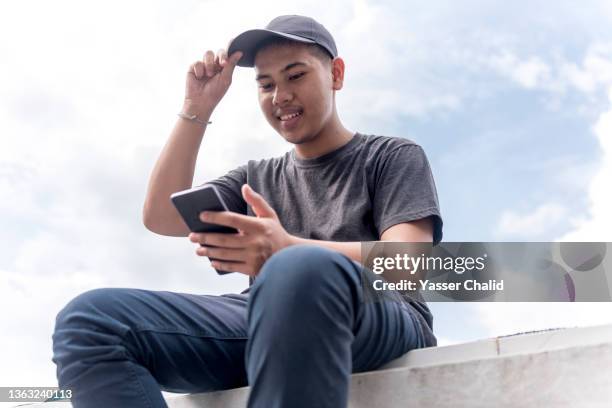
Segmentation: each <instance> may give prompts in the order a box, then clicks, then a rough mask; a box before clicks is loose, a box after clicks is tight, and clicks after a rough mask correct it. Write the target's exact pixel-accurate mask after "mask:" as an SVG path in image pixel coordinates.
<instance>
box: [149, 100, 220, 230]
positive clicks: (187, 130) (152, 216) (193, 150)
mask: <svg viewBox="0 0 612 408" xmlns="http://www.w3.org/2000/svg"><path fill="white" fill-rule="evenodd" d="M194 111H196V109H193V108H192V107H191V106H189V105H187V104H186V105H185V106H184V108H183V112H185V113H191V112H194ZM198 117H199V118H201V119H202V120H206V121H208V118H209V117H210V114H207V116H205V117H202V116H200V115H198ZM205 130H206V125H201V124H199V123H196V122H190V121H187V120H184V119H181V118H179V119H178V120H177V122H176V125H175V126H174V129H173V131H172V133H171V134H170V138H169V140H168V142H166V145H165V146H164V149H163V150H162V152H161V154H160V156H159V158H158V159H157V162H156V163H155V167H154V168H153V171H152V173H151V177H150V179H149V186H148V189H147V194H146V198H145V203H144V207H143V222H144V225H145V226H146V227H147V229H149V230H150V231H153V232H156V233H158V234H162V235H170V236H187V235H188V234H189V229H188V228H187V226H186V225H185V223H184V222H183V220H182V219H181V217H180V215H179V213H178V211H176V209H175V208H174V206H173V205H172V203H171V201H170V198H169V197H170V194H172V193H174V192H176V191H180V190H185V189H187V188H190V187H191V185H192V182H193V174H194V171H195V165H196V159H197V156H198V151H199V149H200V144H201V143H202V138H203V136H204V131H205Z"/></svg>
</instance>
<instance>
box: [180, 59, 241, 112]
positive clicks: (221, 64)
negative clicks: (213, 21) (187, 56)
mask: <svg viewBox="0 0 612 408" xmlns="http://www.w3.org/2000/svg"><path fill="white" fill-rule="evenodd" d="M240 57H242V52H240V51H236V52H234V53H233V54H232V55H231V56H230V57H229V58H228V57H227V51H226V50H224V49H220V50H219V51H218V52H217V54H216V55H215V53H214V52H212V51H210V50H208V51H206V53H205V54H204V58H203V59H202V60H201V61H196V62H194V63H193V64H191V66H190V67H189V71H188V72H187V81H186V86H185V106H184V108H185V109H184V111H185V112H187V113H190V114H196V115H198V117H200V118H202V119H203V118H205V117H208V116H210V114H211V113H212V111H213V110H214V109H215V107H216V106H217V104H218V103H219V102H220V101H221V99H222V98H223V96H224V95H225V93H226V92H227V90H228V88H229V87H230V85H231V83H232V74H233V72H234V68H236V64H237V63H238V60H239V59H240Z"/></svg>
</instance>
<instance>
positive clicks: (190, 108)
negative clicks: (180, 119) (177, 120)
mask: <svg viewBox="0 0 612 408" xmlns="http://www.w3.org/2000/svg"><path fill="white" fill-rule="evenodd" d="M212 111H213V110H212V109H211V108H210V107H207V106H202V104H199V103H196V102H194V101H192V100H190V99H185V101H184V102H183V108H182V109H181V112H183V113H186V114H187V115H196V116H197V117H198V119H200V120H203V121H206V122H208V121H209V120H210V117H211V116H212Z"/></svg>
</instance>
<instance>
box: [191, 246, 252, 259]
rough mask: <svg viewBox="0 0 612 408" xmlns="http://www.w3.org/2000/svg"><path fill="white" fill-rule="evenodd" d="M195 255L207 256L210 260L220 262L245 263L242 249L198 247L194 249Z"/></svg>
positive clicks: (244, 252)
mask: <svg viewBox="0 0 612 408" xmlns="http://www.w3.org/2000/svg"><path fill="white" fill-rule="evenodd" d="M196 254H198V255H200V256H207V257H209V258H210V259H211V260H212V259H217V260H220V261H231V262H245V261H246V251H245V250H244V249H243V248H237V249H234V248H221V247H216V248H213V247H203V246H201V247H199V248H197V249H196Z"/></svg>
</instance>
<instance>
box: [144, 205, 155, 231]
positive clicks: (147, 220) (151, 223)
mask: <svg viewBox="0 0 612 408" xmlns="http://www.w3.org/2000/svg"><path fill="white" fill-rule="evenodd" d="M142 223H143V225H144V226H145V228H146V229H148V230H149V231H151V232H155V233H158V232H157V228H156V225H155V217H153V215H152V214H151V210H150V209H149V208H148V206H147V205H146V204H145V206H144V208H143V209H142Z"/></svg>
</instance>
